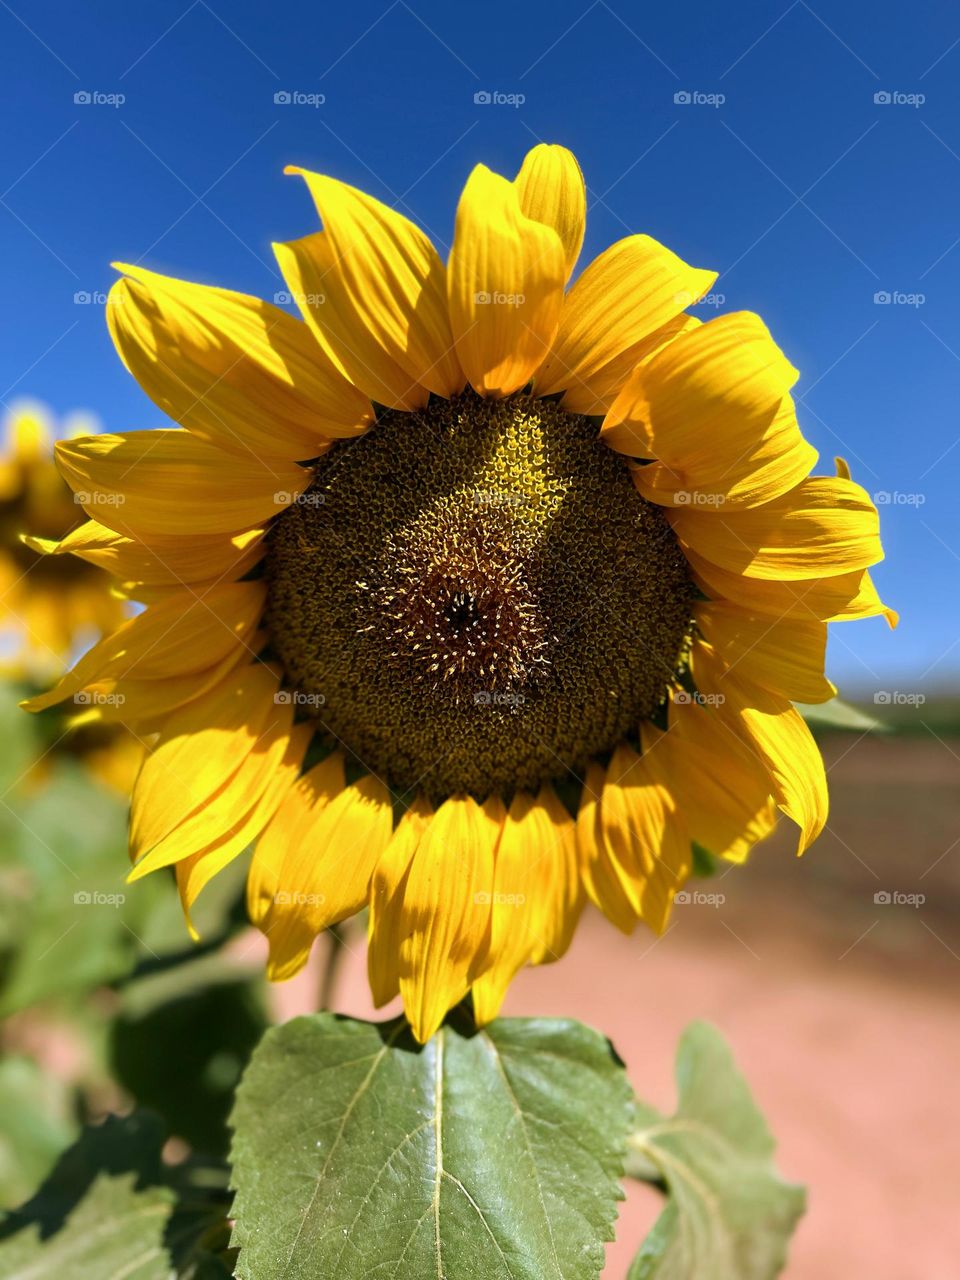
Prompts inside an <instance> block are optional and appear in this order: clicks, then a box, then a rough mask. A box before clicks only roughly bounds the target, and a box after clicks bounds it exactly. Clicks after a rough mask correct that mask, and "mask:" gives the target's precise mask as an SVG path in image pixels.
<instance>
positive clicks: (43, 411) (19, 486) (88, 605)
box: [0, 400, 123, 683]
mask: <svg viewBox="0 0 960 1280" xmlns="http://www.w3.org/2000/svg"><path fill="white" fill-rule="evenodd" d="M96 430H98V424H97V423H96V422H95V420H94V419H92V418H91V417H90V416H89V415H86V414H72V415H70V416H69V417H68V418H66V419H65V420H64V422H63V423H62V424H60V427H59V432H58V428H57V425H56V424H55V423H54V420H53V418H52V416H51V414H50V411H49V410H48V409H47V408H46V406H44V405H42V404H39V403H37V402H35V401H27V400H24V401H20V402H19V403H16V404H14V405H12V406H11V408H10V410H9V412H8V413H7V415H6V418H5V420H4V422H3V423H2V425H0V601H2V603H0V671H2V673H3V674H4V675H5V676H7V677H8V678H18V679H24V680H29V681H34V682H36V683H44V682H49V680H50V679H51V678H52V677H53V676H54V675H59V674H60V672H61V671H62V670H63V667H64V665H65V664H66V662H67V661H68V660H69V659H70V657H71V656H72V655H73V654H74V653H75V652H76V650H77V648H78V646H81V645H82V644H89V643H90V641H91V640H92V639H94V638H95V636H97V635H99V634H101V633H102V632H103V631H111V630H113V628H114V627H115V626H116V625H117V624H118V623H119V622H120V621H121V620H122V617H123V606H122V604H121V602H120V601H119V600H118V599H117V598H116V596H115V595H114V594H113V593H112V583H111V581H110V579H109V577H107V575H105V574H103V573H101V572H99V571H98V570H96V569H94V568H92V567H91V566H90V565H88V564H84V563H83V561H79V560H74V559H73V558H72V557H67V558H64V559H61V560H51V559H50V558H49V557H47V556H46V555H45V554H43V553H44V551H45V550H46V549H47V548H48V547H50V546H53V545H55V543H56V542H57V540H59V539H60V538H62V537H63V536H64V535H65V534H66V533H67V532H68V531H69V530H70V529H71V528H72V527H73V526H74V525H76V524H78V523H79V522H80V520H82V518H83V511H82V509H81V507H80V506H79V505H78V504H77V502H76V501H75V498H74V494H73V493H72V492H71V491H70V488H69V487H68V486H67V485H66V484H64V482H63V480H62V479H61V477H60V475H59V473H58V471H57V468H56V466H55V464H54V456H53V450H54V441H55V439H56V436H57V434H62V435H63V436H66V437H75V436H85V435H87V434H89V433H90V432H92V431H96ZM24 530H29V531H30V533H31V534H32V535H35V536H33V537H31V538H30V539H28V540H27V541H26V542H25V541H24V540H23V539H22V537H21V535H22V533H23V531H24Z"/></svg>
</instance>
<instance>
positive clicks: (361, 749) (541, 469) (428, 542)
mask: <svg viewBox="0 0 960 1280" xmlns="http://www.w3.org/2000/svg"><path fill="white" fill-rule="evenodd" d="M267 575H268V583H269V594H268V603H267V623H268V626H269V628H270V633H271V644H272V648H273V650H274V652H275V653H276V654H277V655H278V656H279V658H280V659H281V661H282V662H283V664H284V667H285V670H286V673H287V678H288V680H289V682H290V684H291V685H292V687H293V688H294V689H295V690H296V691H297V692H298V695H299V697H298V701H299V702H300V703H301V704H302V705H303V706H304V707H305V708H313V710H312V712H311V714H313V715H314V716H315V719H316V721H317V727H318V729H319V730H320V731H321V732H325V733H326V734H327V735H328V736H329V737H330V738H331V739H332V740H334V741H336V742H338V743H339V744H341V745H343V746H345V747H346V748H348V749H349V750H350V751H352V752H353V754H354V755H355V756H356V757H357V759H358V760H359V762H360V763H361V764H362V765H364V766H365V767H366V768H367V769H369V770H370V771H372V772H374V773H376V774H378V775H379V776H380V777H382V778H384V780H385V781H387V782H388V783H389V784H390V785H391V786H392V787H394V788H395V789H396V790H398V791H400V792H401V793H404V792H413V791H416V790H420V791H424V792H426V793H427V794H428V795H429V796H430V797H431V798H432V799H433V800H434V801H435V802H436V801H439V800H441V799H443V798H444V797H445V796H447V795H450V794H453V793H457V792H469V793H470V794H472V795H473V796H475V797H476V798H477V799H480V800H483V799H485V798H486V797H487V796H488V795H490V794H491V793H493V792H497V793H499V794H501V795H505V796H508V795H510V794H511V793H512V792H513V791H514V790H515V789H516V788H525V789H530V790H536V789H537V788H538V787H539V785H540V784H541V783H542V782H545V781H548V780H550V779H556V778H562V777H564V776H566V774H567V772H568V770H574V771H576V772H579V771H580V770H581V769H582V768H583V767H584V765H585V763H586V761H587V760H588V759H590V758H591V757H592V756H595V755H598V754H602V753H603V752H606V751H609V750H610V749H611V748H613V747H614V746H615V745H616V744H617V742H619V741H620V740H621V739H622V738H623V737H624V736H625V735H626V734H628V733H630V732H634V731H636V728H637V725H638V724H639V722H640V721H641V720H642V719H644V718H646V717H647V716H649V715H651V714H652V713H653V712H655V711H656V709H657V707H658V706H659V705H660V703H661V702H662V700H663V697H664V693H665V689H666V686H667V683H668V681H669V680H670V678H671V676H672V675H673V674H674V672H675V671H676V669H677V664H678V662H679V660H680V655H681V651H682V649H683V646H684V642H685V640H686V637H687V634H688V632H689V629H690V619H691V610H692V601H693V586H692V584H691V581H690V577H689V573H688V570H687V564H686V561H685V559H684V556H683V554H682V552H681V550H680V548H679V546H678V544H677V541H676V538H675V537H674V534H673V531H672V530H671V528H670V525H669V524H668V522H667V520H666V518H665V517H664V515H663V512H662V511H661V510H660V509H659V508H658V507H656V506H654V505H652V504H651V503H649V502H646V501H645V500H644V499H643V498H641V496H640V495H639V494H638V493H637V491H636V489H635V488H634V486H633V483H632V481H631V479H630V476H629V472H628V470H627V465H626V463H625V461H624V459H623V458H621V457H619V456H618V455H617V454H615V453H613V452H612V451H611V450H610V449H608V448H607V447H606V445H604V444H603V443H601V441H600V439H599V436H598V432H597V428H596V425H595V424H594V423H591V422H590V421H589V420H588V419H587V418H583V417H578V416H576V415H573V414H568V413H564V412H563V411H562V410H560V409H558V408H557V406H556V405H555V404H554V403H552V402H550V401H545V400H537V399H534V398H533V397H530V396H525V395H515V396H512V397H510V398H509V399H506V400H482V399H480V397H478V396H476V395H475V394H474V393H473V392H470V391H468V392H465V393H464V394H463V395H461V396H459V397H457V398H456V399H454V400H449V401H447V400H437V401H433V402H431V404H430V405H429V406H428V407H427V408H426V409H424V410H422V411H421V412H419V413H414V414H409V413H399V412H396V413H394V412H388V413H386V414H385V415H384V416H383V417H381V419H380V420H379V421H378V423H377V425H376V426H375V427H374V428H373V429H372V430H371V431H369V432H368V433H367V434H366V435H364V436H362V437H360V438H359V439H357V440H352V441H343V442H341V443H338V444H335V445H334V446H333V448H332V449H330V451H329V452H328V453H327V454H325V455H324V457H323V458H322V459H321V460H320V462H319V464H318V465H317V467H316V474H315V478H314V480H313V483H312V484H311V486H310V488H309V490H308V491H307V492H306V493H305V494H303V495H302V496H301V498H300V500H299V501H298V502H297V503H296V504H294V505H293V506H292V507H290V508H289V509H288V510H286V511H285V512H284V514H283V515H282V516H281V517H280V518H279V519H278V521H277V522H276V524H275V526H274V528H273V530H272V531H271V534H270V551H269V556H268V560H267Z"/></svg>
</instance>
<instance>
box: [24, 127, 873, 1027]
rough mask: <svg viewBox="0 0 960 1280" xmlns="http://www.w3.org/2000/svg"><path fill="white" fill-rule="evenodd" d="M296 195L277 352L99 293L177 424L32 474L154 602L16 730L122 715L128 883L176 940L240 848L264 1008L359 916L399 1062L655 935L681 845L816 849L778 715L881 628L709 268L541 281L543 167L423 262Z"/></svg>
mask: <svg viewBox="0 0 960 1280" xmlns="http://www.w3.org/2000/svg"><path fill="white" fill-rule="evenodd" d="M289 172H293V173H296V174H298V175H300V176H301V177H302V178H303V179H304V180H305V182H306V184H307V188H308V190H309V192H310V195H311V196H312V197H313V200H314V202H315V204H316V207H317V210H318V212H319V215H320V218H321V220H322V226H323V229H322V230H321V231H314V232H313V233H311V234H309V235H307V236H305V237H304V238H303V239H299V240H295V241H292V242H290V243H286V244H278V245H276V246H275V251H276V255H277V259H278V262H279V265H280V268H281V270H282V272H283V276H284V278H285V281H286V285H287V289H288V291H289V294H288V298H287V299H282V298H281V299H280V300H290V301H295V302H296V304H297V305H298V307H299V310H300V312H301V314H302V317H303V319H302V320H298V319H295V318H294V317H293V316H292V315H291V314H289V313H287V312H286V311H283V310H281V309H280V308H278V307H276V306H272V305H270V304H269V303H267V302H263V301H260V300H259V299H256V298H253V297H249V296H247V295H244V294H239V293H233V292H228V291H226V290H222V289H217V288H211V287H207V286H204V285H200V284H192V283H185V282H183V281H180V280H175V279H170V278H167V277H164V276H161V275H158V274H156V273H154V272H151V271H148V270H145V269H144V268H142V267H139V266H123V265H119V266H118V270H120V271H121V272H122V273H123V278H122V279H121V280H120V281H118V283H117V284H116V285H115V286H114V288H113V291H112V293H111V298H110V305H109V308H108V320H109V324H110V329H111V333H112V335H113V338H114V341H115V343H116V346H117V349H118V351H119V353H120V356H121V358H122V359H123V361H124V362H125V364H126V365H127V367H128V369H129V370H130V371H131V372H132V373H133V375H134V376H135V377H136V378H137V379H138V380H139V382H140V384H141V386H142V387H143V388H144V390H145V391H146V392H147V394H148V395H149V396H150V397H151V398H152V399H153V400H154V401H155V402H156V403H157V404H158V405H159V406H160V408H161V409H163V410H164V411H165V412H166V413H167V414H169V416H170V417H171V418H172V419H174V421H175V422H177V423H178V424H180V425H179V427H177V428H167V429H160V430H151V431H140V432H129V433H123V434H119V435H112V436H98V437H94V438H89V439H86V440H74V441H71V442H69V443H65V444H62V445H61V446H59V448H58V457H59V462H60V466H61V469H62V472H63V475H64V476H65V478H66V479H67V480H68V482H69V483H70V484H71V485H72V486H73V488H74V489H75V490H77V491H78V492H80V493H82V494H83V495H84V500H85V506H86V509H87V511H88V514H89V515H90V516H91V517H92V518H91V520H90V522H89V523H88V524H85V525H84V526H83V527H82V528H80V529H78V530H77V531H76V532H75V533H72V534H71V535H69V536H68V537H67V538H65V539H64V540H63V541H61V542H60V543H59V544H58V545H57V546H56V547H53V548H51V551H53V553H54V554H62V553H66V552H72V553H74V554H75V555H79V556H81V557H82V558H84V559H86V560H89V561H91V562H93V563H95V564H97V565H102V566H105V567H107V568H109V569H111V571H112V572H113V573H115V574H116V575H117V576H118V577H119V578H120V579H121V580H123V581H124V582H125V583H126V584H127V586H126V589H127V590H128V591H129V592H130V593H131V594H132V595H133V596H134V597H136V598H139V599H141V600H143V601H144V602H145V603H146V605H147V607H146V608H145V609H144V611H143V612H142V613H141V614H139V615H138V616H137V617H135V618H133V619H131V620H130V621H128V622H126V623H124V624H123V625H122V626H121V627H120V628H118V629H117V631H116V632H115V633H114V634H113V635H111V636H109V637H108V638H107V639H105V640H104V641H103V642H102V643H101V644H99V645H98V646H97V647H96V648H95V649H94V650H92V651H91V652H90V653H88V654H87V655H85V656H84V658H83V659H82V660H81V661H80V662H79V663H78V664H77V666H76V667H75V668H74V669H73V671H71V672H70V673H69V674H68V675H67V676H66V677H65V678H64V679H63V681H62V682H61V684H60V685H59V686H58V688H57V689H56V690H55V691H54V692H52V693H51V694H50V695H48V696H46V697H41V698H37V699H34V700H33V701H32V702H31V703H30V704H29V705H30V706H31V707H32V708H34V709H36V708H42V707H44V706H47V705H48V704H49V703H51V702H53V701H55V700H56V699H60V698H66V697H70V696H71V695H73V694H75V693H76V692H78V691H80V690H86V691H88V692H89V693H90V694H91V696H96V697H99V698H102V699H107V698H108V697H109V695H110V694H111V693H118V692H119V693H122V694H123V696H124V704H123V715H124V718H125V719H127V720H128V721H133V722H134V723H136V724H138V725H139V726H140V728H141V731H142V732H144V733H151V734H155V735H156V739H155V746H154V748H153V750H152V753H151V754H150V755H149V756H148V757H147V759H146V760H145V762H144V764H143V768H142V770H141V772H140V775H139V777H138V779H137V783H136V786H135V789H134V792H133V801H132V817H131V843H132V849H131V856H132V858H133V860H134V866H133V870H132V872H131V877H132V878H133V879H136V878H138V877H140V876H143V875H145V874H147V873H148V872H151V871H153V870H155V869H157V868H159V867H164V866H170V865H173V866H174V867H175V869H176V875H177V880H178V883H179V887H180V893H181V897H182V900H183V904H184V909H185V911H186V913H187V916H188V920H189V912H190V908H191V906H192V904H193V902H194V900H195V898H196V896H197V894H198V893H199V892H200V891H201V889H202V888H203V886H204V885H205V884H206V883H207V882H208V881H209V880H210V878H211V877H212V876H214V875H215V874H216V873H217V872H218V871H219V870H220V869H221V868H222V867H223V866H225V865H226V864H227V863H228V862H230V861H231V859H233V858H235V857H236V856H237V855H238V854H239V853H240V852H241V851H242V850H243V849H244V848H246V847H247V846H249V845H250V844H251V843H252V842H255V843H256V847H255V851H254V854H253V859H252V863H251V867H250V871H249V875H248V904H249V910H250V914H251V916H252V918H253V920H254V921H255V923H256V924H257V925H258V926H259V927H260V929H261V930H262V931H263V932H264V933H265V934H266V936H267V938H268V940H269V947H270V957H269V974H270V976H271V977H272V978H274V979H282V978H287V977H290V976H291V975H292V974H294V973H296V972H297V971H298V970H299V969H300V968H301V967H302V966H303V964H304V963H305V962H306V959H307V957H308V955H309V952H310V949H311V946H312V944H313V941H314V939H315V938H316V936H317V934H318V933H319V932H320V931H321V930H323V929H325V928H327V927H328V926H331V925H334V924H336V923H337V922H339V921H341V920H343V919H345V918H347V917H349V916H351V915H353V914H354V913H356V912H358V911H359V910H360V909H361V908H363V907H365V906H369V909H370V916H369V952H368V956H369V974H370V981H371V986H372V989H373V994H374V998H375V1000H376V1002H377V1004H378V1005H379V1004H383V1003H385V1002H387V1001H389V1000H390V999H392V998H393V997H394V996H396V995H397V993H398V992H399V994H400V995H401V996H402V998H403V1002H404V1006H405V1009H406V1012H407V1016H408V1018H409V1020H410V1022H411V1024H412V1027H413V1030H414V1033H415V1034H416V1036H417V1037H418V1038H419V1039H420V1040H421V1041H425V1040H426V1039H428V1038H429V1037H430V1035H432V1033H433V1032H434V1031H435V1030H436V1028H437V1027H438V1025H439V1024H440V1022H441V1020H442V1019H443V1017H444V1014H445V1013H446V1011H447V1009H448V1008H449V1007H451V1006H452V1005H453V1004H455V1003H457V1002H458V1001H460V1000H462V999H463V998H464V997H465V996H466V995H467V993H468V992H472V998H473V1003H474V1009H475V1012H476V1015H477V1018H478V1020H479V1021H481V1022H483V1021H486V1020H488V1019H490V1018H492V1017H493V1016H495V1014H496V1013H497V1011H498V1009H499V1007H500V1004H501V1002H502V999H503V996H504V993H505V991H506V989H507V986H508V984H509V982H510V980H511V979H512V977H513V976H514V974H515V973H516V972H517V971H518V970H519V969H520V968H521V966H523V965H524V964H528V963H532V964H538V963H542V962H546V961H550V960H554V959H556V958H557V957H559V956H560V955H562V954H563V952H564V950H565V949H566V947H567V946H568V944H569V942H570V939H571V935H572V933H573V930H574V927H575V925H576V922H577V918H578V916H579V914H580V912H581V909H582V907H583V905H584V902H585V900H586V898H587V897H589V898H591V899H592V900H593V901H594V902H595V903H596V904H597V905H598V906H599V907H600V908H601V909H602V910H603V911H604V912H605V913H606V914H607V915H608V916H609V917H610V918H611V919H612V920H613V921H614V923H615V924H617V925H619V926H620V927H621V928H622V929H624V930H630V929H631V928H632V927H633V926H634V925H635V923H636V922H637V920H638V919H643V920H645V921H646V922H648V923H649V924H650V925H651V926H652V927H653V928H654V929H656V930H662V929H663V927H664V925H665V922H666V919H667V916H668V913H669V910H670V906H671V903H672V901H673V898H674V895H675V894H676V892H677V890H678V889H679V888H680V887H681V886H682V885H683V883H684V881H685V879H686V877H687V876H688V874H689V873H690V869H691V859H692V850H693V848H694V847H695V846H700V847H702V848H703V849H705V850H708V851H710V852H711V853H713V854H714V855H717V856H718V857H721V858H727V859H730V860H732V861H735V862H736V861H742V860H743V858H744V857H745V856H746V854H747V851H748V850H749V848H750V847H751V845H752V844H754V843H755V842H756V841H757V840H760V839H762V838H763V837H764V836H766V835H767V834H768V833H769V832H770V831H771V829H772V828H773V826H774V823H775V820H776V815H777V812H778V811H782V812H783V813H784V814H786V815H787V817H788V818H790V819H792V820H793V821H794V822H795V823H796V824H797V826H798V827H799V847H800V850H801V851H802V850H803V849H804V848H805V847H806V846H807V845H808V844H809V843H810V842H811V841H812V840H813V839H814V838H815V837H816V835H817V833H818V832H819V831H820V830H821V828H822V827H823V825H824V822H825V819H826V813H827V794H826V784H825V778H824V770H823V765H822V761H821V759H820V755H819V752H818V750H817V747H816V745H815V744H814V741H813V739H812V738H811V735H810V733H809V731H808V729H807V727H806V725H805V723H804V721H803V719H802V718H801V716H800V714H799V713H798V712H797V710H796V709H795V708H794V706H793V701H794V700H797V701H802V702H818V701H823V700H826V699H828V698H830V697H832V696H833V694H834V693H835V690H834V687H833V685H832V684H830V682H829V681H828V680H827V679H826V678H825V676H824V647H825V641H826V633H827V628H826V623H827V622H828V621H830V620H839V619H848V618H860V617H866V616H869V615H873V614H886V615H887V617H888V619H889V620H890V621H891V623H892V622H893V621H894V618H893V615H891V614H890V612H889V611H888V610H887V609H886V608H885V606H884V605H883V604H882V603H881V601H880V599H879V597H878V595H877V593H876V590H875V589H874V587H873V585H872V583H871V580H870V577H869V575H868V573H867V567H868V566H869V565H872V564H874V563H875V562H877V561H878V560H880V559H881V558H882V552H881V548H880V542H879V535H878V521H877V513H876V511H875V509H874V507H873V505H872V504H871V502H870V500H869V498H868V496H867V494H866V493H865V492H864V490H863V489H862V488H860V487H859V486H858V485H856V484H855V483H853V482H852V481H851V480H850V478H849V475H848V474H846V473H845V469H843V468H841V471H842V474H840V475H838V476H819V477H811V476H810V474H809V473H810V470H811V468H812V467H813V465H814V463H815V462H816V458H817V455H816V453H815V451H814V449H813V448H812V447H811V446H810V445H809V444H808V443H807V442H806V440H805V439H804V438H803V435H802V434H801V431H800V428H799V426H798V423H797V418H796V413H795V410H794V404H793V401H792V400H791V397H790V388H791V386H792V385H793V383H794V382H795V380H796V378H797V376H798V375H797V372H796V370H795V369H794V368H793V367H792V366H791V365H790V364H789V362H788V361H787V360H786V358H785V357H784V356H783V354H782V353H781V352H780V351H779V350H778V348H777V347H776V345H775V344H774V342H773V340H772V338H771V337H770V334H769V333H768V331H767V329H766V328H765V326H764V324H763V322H762V321H761V320H760V319H759V318H758V317H757V316H755V315H752V314H749V313H737V314H732V315H721V316H718V317H717V318H716V319H714V320H710V321H709V322H707V323H700V321H698V320H697V319H695V318H693V317H692V316H690V315H688V314H687V308H688V307H689V306H690V305H692V304H693V303H694V302H696V301H697V299H699V298H700V297H702V296H703V295H704V293H705V292H706V291H707V290H709V288H710V286H711V285H712V283H713V281H714V279H715V273H714V272H711V271H706V270H701V269H699V268H695V267H691V266H688V265H687V263H686V262H684V261H683V260H682V259H680V258H679V257H677V256H676V255H675V254H674V253H672V252H671V251H670V250H669V249H667V248H665V247H664V246H663V245H661V244H659V243H657V241H655V240H653V239H651V238H650V237H648V236H645V235H631V236H628V237H626V238H625V239H623V240H620V241H619V242H618V243H616V244H614V245H612V246H611V247H610V248H608V249H607V250H605V251H604V252H603V253H601V254H600V256H599V257H598V258H597V259H596V260H595V261H593V262H592V263H591V264H590V265H589V266H588V267H586V268H585V269H584V270H583V271H582V273H581V274H580V275H579V277H578V278H577V279H576V281H575V282H574V283H573V284H572V285H571V286H570V287H569V288H568V287H567V283H568V281H569V279H570V277H571V275H572V272H573V269H574V266H575V263H576V261H577V258H578V256H579V253H580V248H581V244H582V240H583V234H584V221H585V204H586V202H585V188H584V183H583V179H582V176H581V173H580V170H579V167H578V165H577V163H576V160H575V159H574V158H573V156H572V155H571V154H570V153H569V152H568V151H567V150H565V149H564V148H562V147H558V146H547V145H541V146H537V147H535V148H534V149H533V150H532V151H531V152H530V153H529V154H528V155H527V157H526V159H525V160H524V163H523V166H522V168H521V170H520V172H519V174H518V176H517V178H516V179H515V180H514V181H509V180H507V179H506V178H504V177H501V176H499V175H497V174H495V173H492V172H491V171H490V170H489V169H487V168H486V167H485V166H483V165H479V166H477V167H476V168H475V169H474V170H473V172H472V173H471V175H470V177H469V179H468V180H467V183H466V186H465V188H464V190H463V194H462V196H461V198H460V203H459V206H458V209H457V215H456V224H455V233H454V239H453V246H452V249H451V252H450V256H449V261H448V262H447V265H446V266H444V264H443V262H442V261H441V259H440V257H439V255H438V253H437V251H436V249H435V248H434V246H433V244H432V243H431V241H430V240H429V239H428V237H427V236H426V235H425V234H424V232H423V231H421V230H420V229H419V228H418V227H417V226H415V225H414V224H413V223H412V222H410V221H408V220H407V219H406V218H404V217H403V216H402V215H401V214H399V213H398V212H397V211H396V210H395V209H391V208H388V207H386V206H385V205H383V204H381V203H379V202H378V201H376V200H374V199H373V198H371V197H370V196H368V195H366V194H364V193H363V192H361V191H358V190H356V189H354V188H352V187H350V186H347V185H345V184H344V183H342V182H339V181H337V180H335V179H333V178H330V177H326V176H321V175H319V174H315V173H310V172H307V171H305V170H303V169H293V170H290V171H289ZM105 712H106V713H107V714H108V715H109V714H110V713H111V707H110V705H109V703H108V702H107V703H105Z"/></svg>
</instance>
